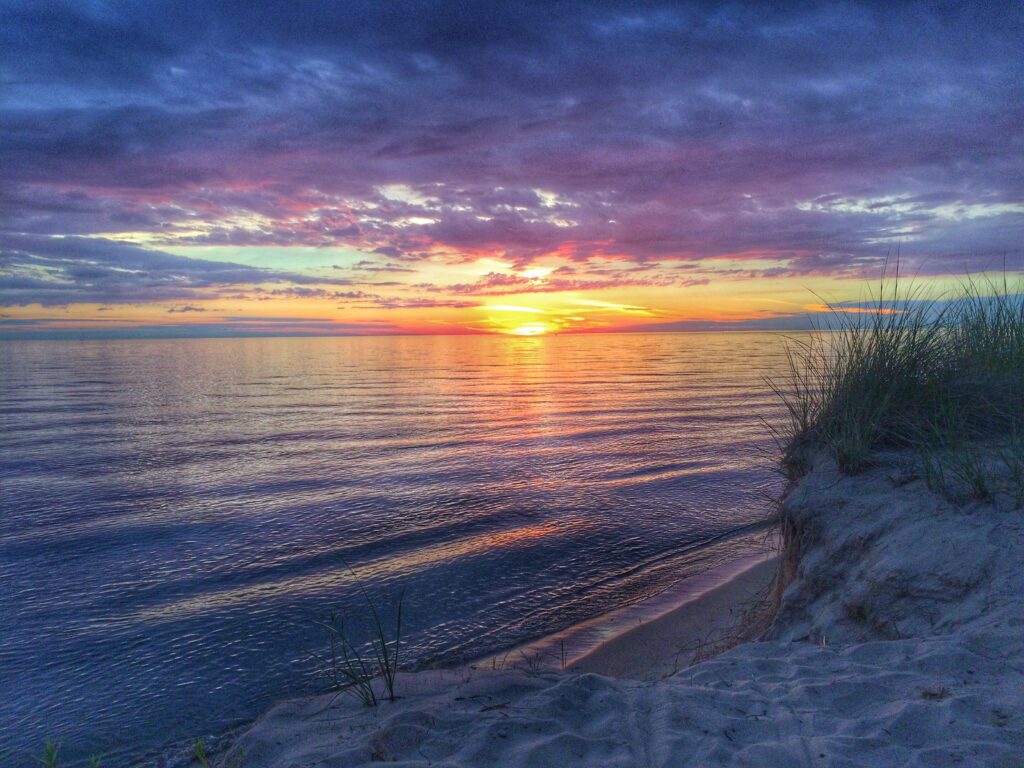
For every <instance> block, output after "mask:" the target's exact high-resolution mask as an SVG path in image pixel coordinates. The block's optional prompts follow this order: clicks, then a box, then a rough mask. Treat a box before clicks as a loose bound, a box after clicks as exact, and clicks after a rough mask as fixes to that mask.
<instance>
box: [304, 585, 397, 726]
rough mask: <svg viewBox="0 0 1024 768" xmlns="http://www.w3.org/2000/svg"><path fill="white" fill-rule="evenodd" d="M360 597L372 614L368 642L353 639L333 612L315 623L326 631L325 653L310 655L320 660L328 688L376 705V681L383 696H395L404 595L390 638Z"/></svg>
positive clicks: (373, 608)
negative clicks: (381, 687)
mask: <svg viewBox="0 0 1024 768" xmlns="http://www.w3.org/2000/svg"><path fill="white" fill-rule="evenodd" d="M363 596H364V598H365V600H366V604H367V606H368V608H369V613H370V617H371V627H372V633H371V635H372V636H371V637H370V639H369V641H368V642H366V643H365V644H359V643H357V642H354V641H353V640H352V638H351V636H350V634H349V632H348V630H347V629H346V625H345V622H344V620H343V619H342V618H341V617H339V616H338V614H336V613H332V614H331V615H330V617H329V618H328V619H327V620H326V621H317V622H315V623H316V624H317V625H318V626H320V627H321V628H322V629H323V630H324V631H325V632H326V633H327V640H328V652H327V654H326V655H323V654H318V653H313V654H312V656H313V658H314V659H315V660H316V661H317V662H318V663H319V665H320V672H321V674H322V675H324V676H325V677H326V678H327V681H328V684H329V686H330V688H331V690H334V691H339V692H342V693H348V694H350V695H352V696H355V697H356V698H357V699H359V700H360V701H361V702H362V703H363V704H364V705H365V706H367V707H375V706H377V704H378V702H379V698H380V697H379V696H378V694H377V690H376V688H375V687H374V686H375V683H376V681H377V680H380V681H381V683H382V685H383V695H384V698H385V699H387V700H388V701H394V700H395V698H396V697H395V679H396V678H397V676H398V660H399V650H400V647H401V641H402V604H403V602H404V595H400V596H399V598H398V609H397V615H396V617H395V627H394V632H393V637H392V638H389V636H388V634H389V633H388V632H387V631H386V630H385V629H384V623H383V621H382V620H381V617H380V613H379V612H378V611H377V608H376V606H375V605H374V604H373V602H372V601H371V600H370V598H369V597H368V596H367V595H366V594H365V593H364V595H363ZM360 648H362V650H360Z"/></svg>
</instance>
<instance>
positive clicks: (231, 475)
mask: <svg viewBox="0 0 1024 768" xmlns="http://www.w3.org/2000/svg"><path fill="white" fill-rule="evenodd" d="M783 345H784V339H783V338H782V337H780V336H777V335H772V334H759V333H758V334H738V333H730V334H724V333H723V334H652V335H636V334H632V335H630V334H621V335H575V336H569V335H567V336H552V337H539V338H518V337H498V336H475V337H441V336H437V337H400V338H397V337H392V338H380V337H377V338H368V337H360V338H279V339H214V340H210V339H202V340H123V341H75V342H58V341H45V342H23V341H19V342H7V343H4V344H2V345H0V428H2V429H0V508H2V514H0V585H2V586H0V687H2V696H0V731H2V732H3V734H4V736H3V739H2V744H0V762H2V763H3V764H4V765H6V764H8V763H10V762H14V763H16V764H20V762H21V761H26V760H27V758H28V757H29V756H30V754H38V753H39V752H40V751H41V745H42V742H43V741H44V739H45V738H47V737H52V738H55V739H59V740H60V741H61V743H62V753H63V754H64V755H65V756H66V757H67V758H69V759H81V758H82V757H83V756H84V755H87V754H89V753H94V752H98V753H102V754H104V755H105V756H106V759H105V763H104V764H105V765H108V766H116V765H120V764H126V763H127V762H128V761H129V758H135V757H138V756H140V755H145V754H153V753H155V752H157V751H159V750H160V749H164V748H166V747H167V746H168V745H169V744H173V743H176V742H179V741H181V740H184V739H188V738H192V737H196V736H200V735H205V734H211V733H218V732H223V731H225V730H226V729H229V728H231V727H233V726H235V725H238V724H239V723H243V722H245V721H246V720H248V719H251V718H253V717H254V716H256V715H258V714H259V713H260V712H261V711H262V710H264V709H265V708H266V707H267V706H268V705H270V704H271V703H272V702H273V701H274V700H276V699H280V698H284V697H287V696H291V695H296V694H299V693H304V692H307V691H310V690H313V689H315V688H316V686H317V685H318V684H319V683H318V680H317V679H316V678H315V677H314V676H313V674H312V670H313V665H312V664H311V663H310V660H309V653H310V651H312V650H320V649H321V647H322V645H323V635H322V634H321V632H320V631H319V630H317V628H316V627H315V625H313V623H312V620H313V619H315V618H321V617H323V616H325V615H326V614H328V613H329V612H330V611H332V610H339V611H342V612H345V613H349V614H351V615H352V616H353V617H354V620H355V621H357V622H358V620H359V619H360V617H362V616H363V615H365V608H364V602H363V600H364V598H363V597H362V595H361V591H363V590H365V592H366V594H367V595H368V596H369V597H370V599H372V600H373V601H375V602H376V603H377V604H378V605H380V606H381V608H382V611H383V613H384V614H385V615H389V612H390V607H391V606H393V605H394V603H395V601H396V599H397V596H398V594H399V593H400V592H402V591H404V594H405V617H404V620H405V632H406V638H407V650H406V651H404V652H405V653H406V654H407V656H406V658H407V659H409V660H410V661H412V660H417V661H419V662H420V663H428V662H445V661H452V660H455V659H459V658H472V657H476V656H480V655H483V654H486V653H488V652H492V651H496V650H498V649H500V648H505V647H509V646H512V645H514V644H517V643H520V642H522V641H524V640H528V639H530V638H534V637H537V636H540V635H544V634H547V633H550V632H554V631H557V630H560V629H563V628H565V627H567V626H569V625H572V624H575V623H578V622H581V621H584V620H586V619H589V618H592V617H593V616H595V615H598V614H601V613H603V612H606V611H609V610H612V609H615V608H619V607H621V606H623V605H626V604H628V603H632V602H635V601H637V600H639V599H642V598H645V597H649V596H652V595H655V594H657V593H659V592H660V591H662V590H664V589H666V588H668V587H670V586H672V585H673V584H675V583H677V582H678V581H679V580H680V579H681V578H684V577H686V576H688V575H692V574H696V573H699V572H702V571H704V570H706V569H708V568H711V567H714V566H716V565H719V564H721V563H723V562H726V561H728V560H729V559H731V558H735V557H739V556H741V555H744V554H747V553H749V552H751V551H753V550H754V548H756V547H757V546H758V544H759V542H760V541H761V538H762V535H761V534H759V533H756V534H755V533H751V529H750V528H749V526H750V525H751V524H752V523H755V522H756V521H757V520H758V519H759V518H761V517H763V516H764V515H765V514H766V512H767V511H768V509H769V501H768V499H769V498H770V497H771V496H772V495H774V494H777V493H778V492H779V491H780V490H781V487H782V482H781V480H780V478H779V477H778V476H777V475H776V474H774V472H773V471H772V467H771V457H772V448H773V445H772V441H771V439H770V437H769V436H768V434H767V430H766V429H765V427H764V426H763V424H762V422H761V418H762V417H765V418H769V419H771V418H775V417H776V416H777V415H778V414H779V406H778V404H777V403H776V402H775V400H774V398H773V396H772V395H771V394H770V392H768V390H767V387H766V386H765V385H764V383H763V381H762V377H763V376H765V375H766V374H772V373H775V372H778V371H780V370H781V368H782V366H783V362H784V361H783ZM357 628H358V627H357ZM26 764H27V763H26Z"/></svg>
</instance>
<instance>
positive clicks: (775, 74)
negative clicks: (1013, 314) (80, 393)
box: [0, 0, 1024, 338]
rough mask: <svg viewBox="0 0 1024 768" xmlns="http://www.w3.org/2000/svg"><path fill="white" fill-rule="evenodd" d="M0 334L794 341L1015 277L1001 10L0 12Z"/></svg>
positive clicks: (442, 6)
mask: <svg viewBox="0 0 1024 768" xmlns="http://www.w3.org/2000/svg"><path fill="white" fill-rule="evenodd" d="M0 50H2V51H3V55H2V56H0V168H2V169H3V170H2V173H0V335H2V336H3V337H6V338H21V337H46V336H67V335H71V336H76V335H81V336H232V335H278V334H282V335H291V334H297V335H304V334H410V333H446V334H458V333H515V334H524V335H532V334H541V333H552V332H598V331H636V330H656V331H672V330H704V329H740V328H742V329H771V328H783V329H789V328H797V327H804V326H806V323H807V322H808V318H809V317H810V318H812V319H813V317H814V316H815V315H816V313H819V312H820V311H821V308H822V307H821V304H822V302H823V301H836V302H849V303H850V305H851V306H855V302H856V301H857V300H858V299H859V298H862V297H863V296H864V292H865V286H866V285H867V284H868V281H876V280H877V279H878V277H879V275H880V274H881V273H882V271H883V270H888V271H889V273H890V274H891V273H892V271H893V265H894V264H895V262H896V261H897V258H898V263H899V270H900V272H901V273H902V274H903V275H909V276H912V277H913V279H914V280H915V281H917V283H918V284H919V285H923V286H925V287H926V288H928V289H929V290H933V291H936V292H942V291H947V290H950V289H951V288H952V287H953V286H954V285H955V284H956V282H957V281H958V280H960V279H962V278H963V276H964V275H965V274H967V273H973V274H977V273H982V272H986V271H995V272H1002V271H1009V272H1011V273H1017V272H1020V271H1021V270H1024V130H1022V126H1024V5H1022V4H1020V3H1019V2H1013V3H1005V4H1002V3H960V4H956V3H927V4H924V3H921V4H918V3H878V4H852V3H850V4H846V3H839V2H829V3H822V4H816V3H792V4H785V3H749V4H743V3H736V4H729V3H710V4H702V3H661V2H651V3H648V2H642V1H640V2H638V1H637V0H629V1H628V2H600V1H598V0H586V1H585V2H542V3H533V2H523V1H520V2H515V3H483V2H480V3H472V2H458V1H456V0H450V1H449V2H384V3H381V2H359V1H357V0H347V1H346V2H343V3H341V2H297V1H296V0H289V2H281V3H274V2H261V3H250V2H207V3H182V2H180V1H179V0H174V1H173V2H145V1H144V0H140V2H132V3H128V2H123V3H105V2H90V1H88V0H76V2H73V3H67V4H64V3H56V2H26V3H18V2H9V1H8V0H0Z"/></svg>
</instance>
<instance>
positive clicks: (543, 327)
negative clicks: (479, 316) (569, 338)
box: [503, 322, 555, 336]
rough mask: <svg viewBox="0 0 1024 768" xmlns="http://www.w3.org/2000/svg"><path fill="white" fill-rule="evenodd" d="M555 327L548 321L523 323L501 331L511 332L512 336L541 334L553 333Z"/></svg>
mask: <svg viewBox="0 0 1024 768" xmlns="http://www.w3.org/2000/svg"><path fill="white" fill-rule="evenodd" d="M554 331H555V327H554V326H553V325H551V324H549V323H543V322H538V323H523V324H522V325H518V326H516V327H515V328H511V329H509V330H507V331H503V333H508V334H512V335H513V336H543V335H545V334H549V333H553V332H554Z"/></svg>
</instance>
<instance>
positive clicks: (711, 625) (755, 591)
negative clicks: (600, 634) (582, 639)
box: [567, 557, 778, 680]
mask: <svg viewBox="0 0 1024 768" xmlns="http://www.w3.org/2000/svg"><path fill="white" fill-rule="evenodd" d="M777 568H778V558H776V557H771V558H768V559H767V560H761V561H759V562H755V563H754V564H753V565H751V566H750V567H748V568H747V569H746V570H743V571H741V572H739V573H737V574H736V575H734V576H733V577H732V578H731V579H729V580H728V581H726V582H725V583H724V584H722V585H720V586H718V587H715V588H714V589H711V590H709V591H707V592H705V593H703V594H701V595H699V596H698V597H696V598H694V599H692V600H689V601H688V602H685V603H683V604H682V605H680V606H679V607H678V608H676V609H674V610H672V611H669V612H668V613H666V614H664V615H663V616H659V617H658V618H655V619H653V620H651V621H648V622H646V623H643V624H639V625H638V626H636V627H634V628H632V629H629V630H627V631H625V632H623V633H621V634H619V635H617V636H615V637H612V638H611V639H609V640H607V641H605V642H603V643H601V644H600V645H599V646H597V647H596V648H594V650H592V651H590V652H589V653H587V654H585V655H584V656H582V657H580V658H579V659H577V660H575V661H573V662H572V663H571V664H569V665H568V667H567V671H569V672H594V673H596V674H599V675H607V676H608V677H621V678H626V679H629V680H659V679H661V678H663V677H668V676H669V675H672V674H674V673H676V672H678V671H679V670H680V669H684V668H685V667H688V666H690V664H691V663H692V661H693V660H694V657H695V656H696V655H698V654H699V653H700V652H703V651H704V650H705V649H707V648H709V647H712V646H714V644H715V643H717V642H719V641H721V640H723V639H725V638H727V637H729V636H730V635H731V634H733V633H735V632H738V631H739V627H740V624H741V622H742V621H743V618H744V616H745V615H746V613H747V612H748V610H749V609H750V608H751V606H753V605H754V604H756V603H759V602H761V601H762V600H763V599H764V597H765V594H766V592H767V590H768V588H769V587H770V586H771V583H772V579H773V577H774V575H775V571H776V569H777Z"/></svg>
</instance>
